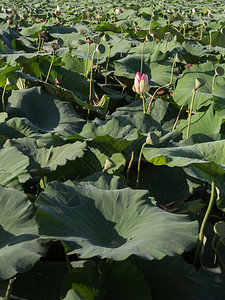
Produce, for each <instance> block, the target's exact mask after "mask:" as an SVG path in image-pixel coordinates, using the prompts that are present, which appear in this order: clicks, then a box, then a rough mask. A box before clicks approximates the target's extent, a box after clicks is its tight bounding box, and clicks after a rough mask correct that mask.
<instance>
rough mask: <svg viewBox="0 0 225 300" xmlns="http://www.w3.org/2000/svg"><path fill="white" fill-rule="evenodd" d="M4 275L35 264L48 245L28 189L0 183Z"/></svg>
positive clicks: (0, 270) (0, 261)
mask: <svg viewBox="0 0 225 300" xmlns="http://www.w3.org/2000/svg"><path fill="white" fill-rule="evenodd" d="M0 191H1V193H0V195H1V196H0V205H1V208H2V209H1V212H0V231H1V235H0V236H1V238H0V246H1V247H0V266H1V267H0V278H1V279H7V278H10V277H12V276H14V275H15V274H16V273H23V272H26V271H28V270H29V269H31V268H32V266H33V265H34V264H35V262H36V261H37V260H38V259H39V258H40V256H42V255H44V254H45V249H44V247H43V245H42V244H41V240H40V239H39V237H38V234H37V226H36V224H35V219H34V214H35V210H36V209H35V207H34V205H33V204H31V203H30V202H29V201H28V200H27V197H26V195H25V194H24V193H22V192H19V191H17V190H14V189H11V188H5V187H2V186H0Z"/></svg>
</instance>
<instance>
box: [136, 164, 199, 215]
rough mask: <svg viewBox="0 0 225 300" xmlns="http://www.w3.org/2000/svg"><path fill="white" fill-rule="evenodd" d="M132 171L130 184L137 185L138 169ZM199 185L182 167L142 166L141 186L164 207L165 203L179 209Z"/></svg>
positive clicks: (171, 207)
mask: <svg viewBox="0 0 225 300" xmlns="http://www.w3.org/2000/svg"><path fill="white" fill-rule="evenodd" d="M130 173H131V174H130V185H131V186H132V187H135V186H136V179H137V170H133V171H132V170H131V172H130ZM198 186H199V183H198V182H194V181H193V180H191V178H190V177H189V176H188V175H187V174H186V173H185V172H184V170H183V169H182V168H177V167H173V168H169V167H167V166H154V165H152V164H146V165H144V166H142V167H141V173H140V184H139V188H141V189H147V190H149V194H150V196H151V197H154V201H157V204H158V205H159V206H160V205H163V207H164V209H166V207H165V205H169V207H168V209H169V210H170V209H171V211H173V209H174V211H176V210H179V206H181V205H183V204H184V201H185V200H187V199H188V198H189V197H190V196H191V194H192V193H193V188H196V187H198Z"/></svg>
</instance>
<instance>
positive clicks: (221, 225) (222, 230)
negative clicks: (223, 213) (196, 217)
mask: <svg viewBox="0 0 225 300" xmlns="http://www.w3.org/2000/svg"><path fill="white" fill-rule="evenodd" d="M213 229H214V232H215V234H216V235H217V236H218V237H220V238H222V239H225V222H224V221H219V222H217V223H216V224H215V225H214V227H213ZM224 242H225V240H224ZM224 242H223V244H224Z"/></svg>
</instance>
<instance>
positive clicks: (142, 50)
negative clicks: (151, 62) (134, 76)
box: [140, 40, 146, 74]
mask: <svg viewBox="0 0 225 300" xmlns="http://www.w3.org/2000/svg"><path fill="white" fill-rule="evenodd" d="M145 43H146V40H145V41H144V43H143V45H142V49H141V71H140V73H141V74H142V69H143V59H144V46H145Z"/></svg>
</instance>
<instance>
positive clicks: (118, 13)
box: [115, 7, 121, 16]
mask: <svg viewBox="0 0 225 300" xmlns="http://www.w3.org/2000/svg"><path fill="white" fill-rule="evenodd" d="M115 13H116V15H117V16H118V15H120V14H121V9H120V8H119V7H117V8H116V9H115Z"/></svg>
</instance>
